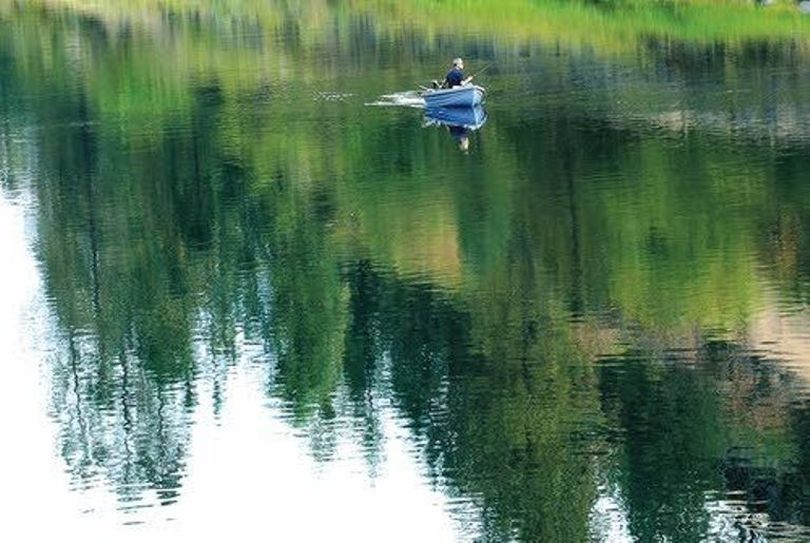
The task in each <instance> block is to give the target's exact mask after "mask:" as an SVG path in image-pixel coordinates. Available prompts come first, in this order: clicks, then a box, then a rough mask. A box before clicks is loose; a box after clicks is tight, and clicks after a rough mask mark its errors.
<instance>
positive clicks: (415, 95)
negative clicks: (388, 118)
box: [365, 91, 425, 109]
mask: <svg viewBox="0 0 810 543" xmlns="http://www.w3.org/2000/svg"><path fill="white" fill-rule="evenodd" d="M365 105H367V106H379V107H391V106H395V107H413V108H419V109H422V108H424V107H425V99H424V98H422V95H421V93H420V92H419V91H405V92H395V93H394V94H383V95H382V96H380V97H379V98H378V99H377V100H376V101H374V102H367V103H366V104H365Z"/></svg>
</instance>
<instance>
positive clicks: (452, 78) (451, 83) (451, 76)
mask: <svg viewBox="0 0 810 543" xmlns="http://www.w3.org/2000/svg"><path fill="white" fill-rule="evenodd" d="M462 81H464V72H462V71H461V70H460V69H459V68H457V67H453V69H452V70H450V71H449V72H447V77H445V78H444V86H445V87H447V88H448V89H451V88H453V87H456V86H458V85H461V82H462Z"/></svg>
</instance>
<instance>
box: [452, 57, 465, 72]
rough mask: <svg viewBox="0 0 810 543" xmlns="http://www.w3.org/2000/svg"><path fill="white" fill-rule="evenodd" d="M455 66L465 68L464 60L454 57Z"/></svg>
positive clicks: (460, 68)
mask: <svg viewBox="0 0 810 543" xmlns="http://www.w3.org/2000/svg"><path fill="white" fill-rule="evenodd" d="M453 68H458V69H459V70H463V69H464V61H463V60H461V59H460V58H454V59H453Z"/></svg>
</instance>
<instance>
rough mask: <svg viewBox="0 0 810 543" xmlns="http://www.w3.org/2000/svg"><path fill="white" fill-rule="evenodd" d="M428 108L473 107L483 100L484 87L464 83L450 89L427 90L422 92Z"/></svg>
mask: <svg viewBox="0 0 810 543" xmlns="http://www.w3.org/2000/svg"><path fill="white" fill-rule="evenodd" d="M422 98H424V99H425V106H427V107H428V108H442V107H474V106H477V105H480V104H482V103H483V102H484V89H483V88H482V87H479V86H477V85H464V86H461V87H453V88H452V89H437V90H432V89H431V90H427V91H425V92H424V94H422Z"/></svg>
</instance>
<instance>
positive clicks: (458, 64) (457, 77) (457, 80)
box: [433, 58, 473, 89]
mask: <svg viewBox="0 0 810 543" xmlns="http://www.w3.org/2000/svg"><path fill="white" fill-rule="evenodd" d="M472 78H473V76H470V77H467V78H465V77H464V61H463V60H461V59H460V58H455V59H453V67H452V68H450V71H449V72H447V76H445V78H444V81H443V82H442V83H441V85H438V82H437V81H434V82H433V87H434V88H441V89H452V88H453V87H459V86H462V85H466V84H467V83H469V82H470V81H472Z"/></svg>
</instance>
